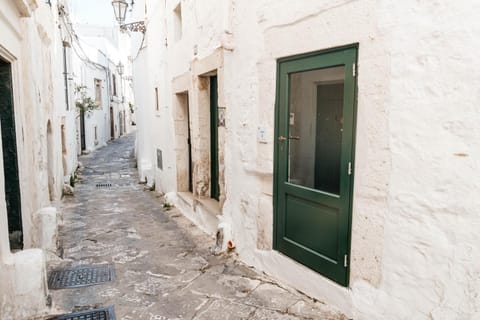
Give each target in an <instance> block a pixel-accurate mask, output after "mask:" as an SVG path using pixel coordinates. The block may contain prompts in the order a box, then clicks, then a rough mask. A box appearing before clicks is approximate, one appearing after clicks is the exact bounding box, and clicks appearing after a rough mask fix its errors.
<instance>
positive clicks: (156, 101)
mask: <svg viewBox="0 0 480 320" xmlns="http://www.w3.org/2000/svg"><path fill="white" fill-rule="evenodd" d="M155 111H157V112H158V111H160V106H159V104H158V88H155Z"/></svg>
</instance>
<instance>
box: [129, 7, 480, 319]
mask: <svg viewBox="0 0 480 320" xmlns="http://www.w3.org/2000/svg"><path fill="white" fill-rule="evenodd" d="M136 3H137V2H136ZM179 3H181V15H182V32H181V38H180V39H179V38H178V37H179V35H178V33H175V28H176V26H178V21H177V22H175V19H176V18H175V14H174V13H175V8H177V6H178V4H179ZM143 8H144V4H143V3H142V1H138V5H136V8H135V10H136V12H134V18H136V20H141V19H144V18H146V20H147V21H148V26H147V34H146V37H145V41H144V43H143V49H141V50H140V51H139V52H137V48H138V47H139V46H140V41H141V35H136V36H135V37H136V38H133V40H134V41H133V45H132V48H134V51H135V52H132V56H134V57H135V53H138V55H137V56H136V59H135V60H134V62H133V63H134V86H135V98H136V101H137V106H138V114H137V119H138V125H139V131H138V148H137V155H138V159H139V172H140V174H141V176H142V178H147V180H148V182H149V183H153V181H154V182H155V185H156V188H157V190H159V191H161V192H165V193H169V195H170V196H169V199H171V201H172V202H175V204H177V205H178V206H180V207H181V209H182V210H183V211H184V212H185V214H186V215H187V216H189V217H191V219H192V220H193V221H195V222H196V223H198V224H200V225H201V226H202V228H203V229H204V230H207V231H208V230H212V226H211V224H214V223H224V224H227V225H229V226H230V227H231V232H232V240H233V241H234V242H235V244H236V250H237V251H238V253H239V255H240V257H241V259H243V260H244V261H245V262H247V263H249V264H252V265H254V266H256V267H257V268H260V269H261V270H264V271H265V272H267V273H269V274H271V275H273V276H275V277H277V278H278V279H280V280H281V281H284V282H286V283H288V284H289V285H291V286H293V287H295V288H297V289H299V290H301V291H303V292H305V293H307V294H309V295H311V296H313V297H315V298H317V299H319V300H321V301H325V302H327V303H329V304H331V305H334V306H336V307H337V308H339V309H340V310H341V311H343V312H344V313H346V314H347V315H349V316H351V317H352V318H354V319H360V320H361V319H365V320H367V319H369V320H370V319H419V320H423V319H472V320H473V319H479V318H480V299H479V294H480V271H479V270H480V269H479V267H478V266H479V265H480V246H479V245H478V243H480V236H479V232H478V230H480V216H479V215H478V214H477V211H478V210H477V209H476V208H477V207H478V206H479V204H480V203H479V200H478V196H477V194H478V193H479V192H480V185H479V183H478V173H477V172H478V171H479V169H480V168H479V167H480V162H479V161H478V158H479V156H480V153H479V150H480V148H479V147H480V145H479V144H480V143H479V141H480V130H479V129H478V128H479V126H478V125H477V123H478V122H480V113H479V112H478V104H479V102H480V93H479V90H478V88H479V87H480V78H479V77H478V76H477V74H478V73H479V72H480V65H479V64H478V63H477V60H478V58H477V51H478V50H479V49H480V40H479V37H478V36H477V34H478V33H479V32H480V20H479V19H478V15H479V13H480V4H479V3H478V2H477V1H470V0H468V1H460V2H447V1H427V2H425V1H424V2H418V1H413V0H412V1H411V0H408V1H387V0H385V1H373V0H362V1H347V0H338V1H308V0H300V1H294V2H292V1H286V0H285V1H278V0H275V1H274V0H262V1H216V0H210V1H201V3H200V1H193V0H185V1H181V2H180V1H168V2H167V4H166V6H164V4H163V2H161V1H148V2H147V9H148V10H147V16H146V17H144V16H143V14H144V10H143ZM165 30H166V33H165ZM177 31H178V30H177ZM354 43H358V46H359V51H358V53H359V58H358V66H357V67H358V74H357V85H358V90H357V94H358V96H357V125H356V147H355V149H356V150H355V163H354V168H353V174H354V198H353V211H352V219H353V222H352V223H353V224H352V239H351V257H350V263H351V268H350V285H349V287H348V288H344V287H341V286H339V285H337V284H335V283H333V282H332V281H330V280H327V279H326V278H324V277H322V276H321V275H319V274H317V273H315V272H313V271H311V270H309V269H308V268H306V267H304V266H302V265H300V264H299V263H297V262H295V261H293V260H291V259H290V258H288V257H286V256H284V255H282V254H280V253H278V252H276V251H275V250H272V238H273V234H272V233H273V231H272V230H273V227H272V225H273V205H272V203H273V200H272V195H273V191H272V190H273V161H274V155H273V146H274V145H273V143H274V141H275V140H276V139H275V137H274V136H273V134H274V125H275V122H274V119H275V113H274V105H275V91H276V87H275V86H276V66H277V62H276V61H277V59H278V58H281V57H286V56H291V55H296V54H301V53H306V52H313V51H318V50H322V49H327V48H332V47H338V46H343V45H348V44H354ZM215 54H218V57H216V58H215V57H214V56H215ZM212 59H213V60H215V62H213V63H212V62H211V61H213V60H212ZM210 71H215V72H216V73H217V75H218V76H219V105H220V107H224V108H225V123H226V125H225V128H221V129H219V130H221V131H220V132H219V135H220V136H221V138H220V140H221V141H222V143H223V146H222V150H220V153H221V158H222V160H221V161H222V162H221V166H220V176H221V177H220V185H221V186H220V189H221V196H220V201H219V202H218V204H217V207H218V208H217V209H214V210H212V212H214V213H212V215H211V216H212V217H214V218H215V219H214V220H213V222H211V221H210V222H208V223H207V224H204V225H202V224H203V222H202V221H205V220H202V219H200V213H199V212H200V211H198V212H197V210H196V209H195V206H194V205H193V204H194V203H200V205H201V202H202V201H204V200H205V199H204V198H205V197H204V196H201V195H200V194H199V192H197V191H194V192H193V193H191V195H190V196H185V195H183V196H182V192H186V190H185V189H184V185H183V184H182V180H181V179H179V178H178V172H180V171H182V170H184V169H185V154H184V153H183V152H184V151H182V150H184V148H185V146H184V145H182V144H181V143H180V142H179V141H180V140H179V139H180V138H182V137H183V136H184V133H182V132H184V131H182V130H184V124H185V123H186V122H185V120H184V118H183V117H184V116H185V115H184V114H182V113H181V112H180V113H178V110H179V109H178V108H179V106H180V107H181V105H182V103H184V102H182V101H181V99H182V96H179V94H187V92H188V98H189V105H190V108H191V114H190V116H191V119H190V125H191V130H192V133H193V135H192V144H193V146H194V147H193V148H194V155H193V160H194V164H193V165H194V167H195V166H201V165H202V161H206V162H207V163H208V161H209V160H208V156H207V158H206V160H205V159H202V150H201V148H202V147H204V146H205V143H207V144H208V139H205V137H203V136H202V132H205V131H208V127H206V126H205V125H202V121H203V120H204V118H203V117H204V116H202V113H201V112H202V111H201V110H202V107H203V102H202V100H201V99H200V98H199V95H201V92H202V90H203V88H202V83H201V80H199V77H200V78H201V77H202V76H205V75H208V72H210ZM220 78H221V80H220ZM220 81H221V83H220ZM220 85H221V87H220ZM156 87H157V88H158V90H159V110H156V102H155V96H154V92H155V90H154V88H156ZM182 121H183V122H182ZM182 123H183V124H182ZM259 128H261V129H262V131H264V133H265V135H266V140H267V141H268V142H267V143H264V141H261V142H259V141H258V130H259ZM195 139H197V142H195ZM182 141H183V140H182ZM196 148H199V149H196ZM157 149H161V150H162V154H163V169H159V168H158V167H157V159H156V158H157V155H156V150H157ZM182 168H183V169H182ZM194 173H195V175H196V176H195V178H194V181H202V179H203V178H202V177H201V172H200V171H194ZM195 179H197V180H195ZM187 193H188V190H187ZM189 197H191V198H192V199H193V200H192V201H190V202H191V203H192V205H188V203H189V201H185V200H184V199H185V198H189ZM206 198H208V196H206ZM179 199H180V200H179ZM195 201H197V202H195ZM217 211H218V212H217ZM196 212H197V213H196ZM195 215H196V216H195ZM209 232H210V233H212V232H211V231H209Z"/></svg>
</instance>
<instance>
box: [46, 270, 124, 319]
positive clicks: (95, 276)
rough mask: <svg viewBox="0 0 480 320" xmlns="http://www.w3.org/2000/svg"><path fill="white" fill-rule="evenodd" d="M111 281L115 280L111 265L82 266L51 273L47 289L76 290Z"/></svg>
mask: <svg viewBox="0 0 480 320" xmlns="http://www.w3.org/2000/svg"><path fill="white" fill-rule="evenodd" d="M113 280H115V269H114V267H113V265H111V264H102V265H97V266H85V267H83V266H82V267H77V268H72V269H63V270H54V271H52V272H51V273H50V275H49V277H48V288H49V289H65V288H78V287H85V286H92V285H95V284H101V283H105V282H109V281H113ZM79 319H82V318H79ZM82 320H83V319H82Z"/></svg>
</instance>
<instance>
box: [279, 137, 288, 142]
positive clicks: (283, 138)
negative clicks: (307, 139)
mask: <svg viewBox="0 0 480 320" xmlns="http://www.w3.org/2000/svg"><path fill="white" fill-rule="evenodd" d="M285 140H287V138H285V137H284V136H280V137H278V141H280V142H283V141H285Z"/></svg>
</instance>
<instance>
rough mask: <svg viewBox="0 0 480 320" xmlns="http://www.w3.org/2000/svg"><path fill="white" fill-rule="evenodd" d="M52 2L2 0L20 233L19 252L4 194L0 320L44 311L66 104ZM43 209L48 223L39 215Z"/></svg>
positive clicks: (0, 44) (0, 174)
mask: <svg viewBox="0 0 480 320" xmlns="http://www.w3.org/2000/svg"><path fill="white" fill-rule="evenodd" d="M52 6H53V8H51V7H50V6H48V5H47V4H45V3H44V2H39V1H29V2H28V3H27V2H25V1H21V0H16V1H6V0H1V1H0V29H1V30H2V32H1V33H0V56H1V57H2V59H3V60H5V61H8V62H10V63H11V65H12V77H13V96H14V108H15V122H16V136H17V152H18V169H19V176H20V189H21V190H20V193H21V205H22V220H23V233H24V250H22V251H18V252H11V251H10V248H9V240H8V218H7V212H6V206H5V200H4V197H1V199H0V238H1V241H0V242H1V245H0V318H1V319H6V320H10V319H24V318H28V317H32V316H34V315H40V314H42V313H44V312H46V309H47V306H46V302H47V300H46V297H47V287H46V274H45V269H46V268H45V257H44V251H43V250H40V249H35V248H41V249H44V250H55V247H54V246H55V236H56V215H57V212H56V209H55V208H50V207H51V206H55V205H56V204H57V203H58V202H57V201H58V200H59V199H60V197H61V192H62V186H63V165H62V144H61V131H60V127H61V123H62V114H63V111H62V110H63V109H64V108H65V98H64V96H62V95H61V94H60V91H59V90H57V88H56V86H58V81H57V80H56V79H57V77H58V76H59V74H61V72H62V64H61V62H62V56H60V55H59V53H60V52H61V51H60V50H58V47H57V46H58V45H61V38H60V33H58V32H57V30H58V25H57V24H58V20H57V17H56V15H57V11H56V10H55V7H56V1H52ZM62 87H63V86H62ZM48 123H50V127H51V131H50V134H49V133H48V132H47V131H48V129H47V128H48ZM0 154H1V152H0ZM0 168H1V170H0V194H4V193H5V189H4V183H5V181H4V169H3V156H0ZM49 185H50V186H49ZM49 189H50V192H49ZM47 208H49V209H48V211H49V212H50V213H49V215H50V216H51V217H52V219H51V223H46V220H42V218H41V216H42V215H43V212H46V211H47V210H46V209H47ZM39 221H43V223H38V222H39ZM48 239H50V242H48V241H46V240H48ZM51 242H53V244H52V243H51Z"/></svg>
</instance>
